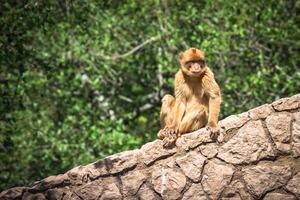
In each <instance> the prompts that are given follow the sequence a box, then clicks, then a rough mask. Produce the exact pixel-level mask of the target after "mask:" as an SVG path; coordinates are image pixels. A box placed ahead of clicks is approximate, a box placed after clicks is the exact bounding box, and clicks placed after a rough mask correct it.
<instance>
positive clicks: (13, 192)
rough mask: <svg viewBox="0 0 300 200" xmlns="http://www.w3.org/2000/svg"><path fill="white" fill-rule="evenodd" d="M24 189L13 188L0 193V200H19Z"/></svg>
mask: <svg viewBox="0 0 300 200" xmlns="http://www.w3.org/2000/svg"><path fill="white" fill-rule="evenodd" d="M26 189H27V188H26V187H14V188H11V189H8V190H5V191H3V192H1V193H0V199H3V200H6V199H20V198H21V197H22V194H23V192H24V191H25V190H26Z"/></svg>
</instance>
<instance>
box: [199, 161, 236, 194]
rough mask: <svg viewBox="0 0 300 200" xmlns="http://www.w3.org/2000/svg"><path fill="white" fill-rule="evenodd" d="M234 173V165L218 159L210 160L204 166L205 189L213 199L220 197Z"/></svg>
mask: <svg viewBox="0 0 300 200" xmlns="http://www.w3.org/2000/svg"><path fill="white" fill-rule="evenodd" d="M233 173H234V167H233V166H231V165H228V164H225V163H223V162H221V161H219V160H216V159H214V160H211V161H209V162H208V163H207V164H206V165H205V166H204V170H203V177H202V180H201V183H202V185H203V189H204V191H205V192H206V193H207V194H208V195H209V197H210V198H211V199H217V198H219V196H220V194H221V192H222V191H223V190H224V188H225V186H227V185H228V184H229V183H230V181H231V178H232V175H233Z"/></svg>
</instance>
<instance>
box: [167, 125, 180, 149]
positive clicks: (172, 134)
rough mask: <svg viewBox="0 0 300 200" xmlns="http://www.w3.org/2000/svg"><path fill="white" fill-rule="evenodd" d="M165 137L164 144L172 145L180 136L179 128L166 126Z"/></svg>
mask: <svg viewBox="0 0 300 200" xmlns="http://www.w3.org/2000/svg"><path fill="white" fill-rule="evenodd" d="M164 130H165V137H164V139H163V146H164V147H170V146H172V145H173V144H174V143H175V141H176V140H177V138H178V130H177V129H175V128H171V127H166V128H165V129H164Z"/></svg>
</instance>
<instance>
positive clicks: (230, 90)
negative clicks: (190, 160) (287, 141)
mask: <svg viewBox="0 0 300 200" xmlns="http://www.w3.org/2000/svg"><path fill="white" fill-rule="evenodd" d="M299 11H300V1H291V0H290V1H289V0H269V1H252V2H251V4H250V3H248V2H247V1H242V0H238V1H237V0H226V1H225V0H224V1H221V0H215V1H214V0H209V1H199V0H194V1H192V0H172V1H171V0H169V1H167V0H161V1H159V0H156V1H155V0H148V1H137V0H136V1H134V0H127V1H123V0H122V1H117V0H107V1H96V0H94V1H71V0H58V1H50V0H45V1H38V0H27V1H25V0H24V1H9V2H2V3H0V16H1V17H0V31H1V32H0V33H1V34H0V47H1V51H0V159H1V160H0V190H1V189H4V188H8V187H12V186H17V185H24V184H29V183H31V182H33V181H34V180H38V179H41V178H43V177H46V176H49V175H52V174H58V173H63V172H65V171H66V170H68V169H70V168H73V167H75V166H77V165H83V164H87V163H89V162H93V161H95V160H98V159H100V158H103V157H105V156H108V155H110V154H113V153H116V152H121V151H124V150H128V149H134V148H138V147H140V146H141V145H142V144H143V143H145V142H147V141H151V140H154V139H155V137H156V132H157V131H158V129H159V109H160V99H161V97H162V96H163V95H164V94H166V93H172V84H173V81H174V79H173V77H174V74H175V72H176V71H177V70H178V68H179V64H178V62H177V55H178V53H179V52H180V51H183V50H185V49H186V48H188V47H191V46H192V47H198V48H201V49H203V50H204V51H205V52H206V56H207V60H208V63H209V66H210V67H211V69H212V70H213V71H214V73H215V75H216V79H217V82H218V83H219V84H220V86H221V88H222V93H223V104H222V113H221V118H224V117H226V116H228V115H231V114H237V113H240V112H243V111H246V110H248V109H250V108H252V107H255V106H258V105H261V104H264V103H270V102H272V101H274V100H276V99H278V98H280V97H285V96H291V95H294V94H296V93H299V92H300V70H299V64H300V55H299V47H300V29H299V21H300V17H299V14H297V13H299ZM297 22H298V23H297Z"/></svg>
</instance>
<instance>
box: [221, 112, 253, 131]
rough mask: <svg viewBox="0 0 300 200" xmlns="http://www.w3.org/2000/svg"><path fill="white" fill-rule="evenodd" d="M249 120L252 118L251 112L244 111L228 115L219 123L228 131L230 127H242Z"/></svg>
mask: <svg viewBox="0 0 300 200" xmlns="http://www.w3.org/2000/svg"><path fill="white" fill-rule="evenodd" d="M249 120H250V117H249V113H248V112H244V113H241V114H238V115H231V116H229V117H226V118H225V119H223V120H221V121H220V122H219V125H220V126H221V127H222V128H224V129H225V131H228V130H230V129H234V128H240V127H241V126H243V125H244V124H245V123H246V122H248V121H249Z"/></svg>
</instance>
